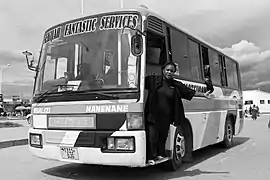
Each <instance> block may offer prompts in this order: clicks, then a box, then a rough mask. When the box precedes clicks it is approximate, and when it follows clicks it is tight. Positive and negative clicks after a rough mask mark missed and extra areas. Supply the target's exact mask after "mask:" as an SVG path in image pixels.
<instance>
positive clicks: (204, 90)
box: [184, 83, 207, 93]
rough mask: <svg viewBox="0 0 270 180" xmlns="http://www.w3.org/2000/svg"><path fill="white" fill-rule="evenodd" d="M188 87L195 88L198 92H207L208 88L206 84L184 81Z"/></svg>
mask: <svg viewBox="0 0 270 180" xmlns="http://www.w3.org/2000/svg"><path fill="white" fill-rule="evenodd" d="M184 84H185V85H186V86H187V87H188V88H190V89H193V90H195V91H197V92H201V93H205V92H206V91H207V88H206V87H204V86H199V85H194V84H189V83H184Z"/></svg>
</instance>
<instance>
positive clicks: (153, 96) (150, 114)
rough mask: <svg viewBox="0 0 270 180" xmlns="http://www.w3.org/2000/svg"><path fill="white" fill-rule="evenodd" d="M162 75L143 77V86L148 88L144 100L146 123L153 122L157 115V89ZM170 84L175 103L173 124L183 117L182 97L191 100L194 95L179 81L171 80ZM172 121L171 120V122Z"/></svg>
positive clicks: (177, 123)
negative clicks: (173, 91) (173, 89)
mask: <svg viewBox="0 0 270 180" xmlns="http://www.w3.org/2000/svg"><path fill="white" fill-rule="evenodd" d="M162 81H163V77H162V76H155V75H150V76H147V77H146V78H145V88H146V89H147V90H148V92H149V93H148V97H147V101H146V109H145V114H146V123H147V124H149V123H150V124H154V123H155V122H156V118H158V117H156V115H157V108H156V104H157V97H158V96H157V89H158V88H159V87H160V86H161V85H162ZM171 85H172V86H173V87H174V88H175V93H174V96H175V105H174V108H175V110H174V112H175V114H174V120H173V121H174V124H175V125H177V126H178V125H180V122H181V120H182V119H184V118H185V114H184V106H183V103H182V99H186V100H191V99H192V98H193V96H194V95H195V91H194V90H192V89H190V88H188V87H187V86H185V85H184V84H183V83H181V82H179V81H175V80H172V83H171ZM171 123H173V122H171Z"/></svg>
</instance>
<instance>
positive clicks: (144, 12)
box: [45, 7, 238, 64]
mask: <svg viewBox="0 0 270 180" xmlns="http://www.w3.org/2000/svg"><path fill="white" fill-rule="evenodd" d="M130 11H133V12H138V13H140V14H141V15H142V16H146V17H147V16H151V15H152V16H155V17H157V18H159V19H160V20H162V21H164V22H166V23H167V24H168V25H170V26H172V27H175V28H177V29H178V30H179V31H181V32H183V33H185V34H187V35H188V36H190V37H192V38H194V39H196V40H198V41H200V42H201V43H203V44H205V45H207V46H209V47H210V48H212V49H214V50H216V51H218V52H219V53H220V54H222V55H224V56H226V57H228V58H230V59H232V60H233V61H235V62H236V63H237V64H238V61H236V60H235V59H233V58H232V57H230V56H229V55H227V54H225V53H224V52H221V51H220V50H219V49H218V48H217V47H214V46H213V45H211V44H210V43H208V42H206V41H205V40H203V39H202V38H200V37H198V36H195V35H192V34H190V33H188V32H187V30H184V28H183V27H180V26H179V25H175V24H174V23H172V22H171V21H169V20H167V19H165V18H163V17H162V16H160V15H159V14H157V13H155V12H153V11H151V10H149V9H147V8H145V7H138V8H133V9H125V8H124V9H118V10H114V11H107V12H103V13H96V14H91V15H87V16H83V17H80V18H75V19H72V20H69V21H65V22H62V23H59V24H57V25H55V26H52V27H50V28H49V29H47V30H46V32H48V31H49V30H51V29H53V28H55V27H57V26H61V25H63V24H66V23H69V22H72V21H76V20H80V19H84V18H87V17H91V16H94V15H103V14H104V15H105V14H110V13H116V12H119V13H120V12H121V13H123V12H130ZM46 32H45V33H46Z"/></svg>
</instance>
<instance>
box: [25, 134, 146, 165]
mask: <svg viewBox="0 0 270 180" xmlns="http://www.w3.org/2000/svg"><path fill="white" fill-rule="evenodd" d="M78 132H79V131H68V132H67V131H60V130H57V131H56V130H55V131H52V130H50V131H48V130H38V129H30V130H29V149H30V151H31V152H32V154H33V155H35V156H37V157H39V158H43V159H50V160H57V161H63V162H72V163H82V164H96V165H111V166H129V167H144V166H145V165H146V135H145V131H114V132H113V133H112V134H111V137H134V142H135V143H134V151H133V152H123V151H121V152H109V151H107V152H104V151H103V150H102V148H98V147H74V143H72V141H73V139H74V134H78ZM96 133H99V132H96ZM30 134H31V136H32V135H38V136H40V137H41V139H40V141H41V146H35V145H34V146H33V144H32V143H33V142H31V137H30ZM52 134H54V137H53V136H52ZM58 134H64V138H62V140H61V141H58V142H57V135H58ZM49 137H50V138H49ZM52 137H53V138H54V140H55V141H54V142H53V143H52V141H51V139H53V138H52ZM34 141H35V140H34ZM61 148H68V149H72V150H74V151H75V152H76V158H75V159H66V158H67V157H63V151H62V153H61Z"/></svg>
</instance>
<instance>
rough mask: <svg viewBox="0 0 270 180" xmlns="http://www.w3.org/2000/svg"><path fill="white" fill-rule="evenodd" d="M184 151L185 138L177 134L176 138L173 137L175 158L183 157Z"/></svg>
mask: <svg viewBox="0 0 270 180" xmlns="http://www.w3.org/2000/svg"><path fill="white" fill-rule="evenodd" d="M185 152H186V148H185V138H184V136H182V135H180V134H177V136H176V139H175V154H176V159H177V160H179V159H180V158H182V157H184V155H185Z"/></svg>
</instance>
